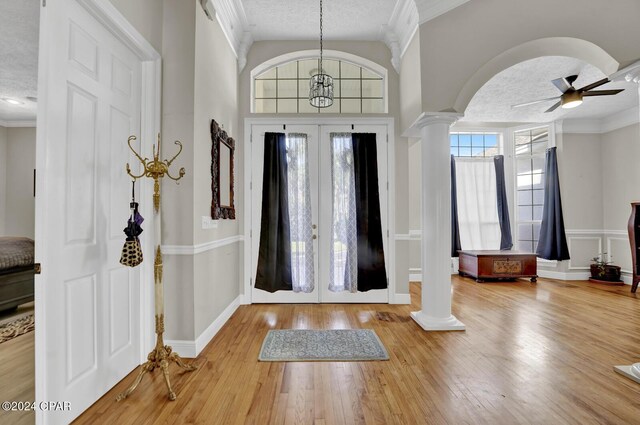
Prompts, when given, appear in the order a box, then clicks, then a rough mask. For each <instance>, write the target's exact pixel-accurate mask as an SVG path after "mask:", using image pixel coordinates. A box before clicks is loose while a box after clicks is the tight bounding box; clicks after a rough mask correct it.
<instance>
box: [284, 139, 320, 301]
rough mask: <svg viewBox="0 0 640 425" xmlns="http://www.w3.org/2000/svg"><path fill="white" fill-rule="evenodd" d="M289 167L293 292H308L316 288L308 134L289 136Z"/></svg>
mask: <svg viewBox="0 0 640 425" xmlns="http://www.w3.org/2000/svg"><path fill="white" fill-rule="evenodd" d="M287 166H288V170H287V179H288V190H287V192H288V195H289V225H290V228H291V230H290V231H291V278H292V281H293V282H292V284H293V291H294V292H307V293H308V292H312V291H313V287H314V268H313V238H312V235H313V233H312V229H311V220H312V217H311V192H310V190H311V188H310V185H309V158H308V153H307V135H306V134H298V133H290V134H288V135H287Z"/></svg>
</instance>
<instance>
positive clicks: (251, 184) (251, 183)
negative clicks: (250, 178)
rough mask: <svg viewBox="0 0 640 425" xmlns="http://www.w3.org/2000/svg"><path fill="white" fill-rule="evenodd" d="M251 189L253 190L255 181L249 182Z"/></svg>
mask: <svg viewBox="0 0 640 425" xmlns="http://www.w3.org/2000/svg"><path fill="white" fill-rule="evenodd" d="M249 190H253V182H249Z"/></svg>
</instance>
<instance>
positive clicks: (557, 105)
mask: <svg viewBox="0 0 640 425" xmlns="http://www.w3.org/2000/svg"><path fill="white" fill-rule="evenodd" d="M561 103H562V102H561V101H558V103H555V104H554V105H553V106H552V107H551V108H549V109H547V110H546V111H544V113H545V114H546V113H547V112H553V111H555V110H556V109H558V107H559V106H560V104H561Z"/></svg>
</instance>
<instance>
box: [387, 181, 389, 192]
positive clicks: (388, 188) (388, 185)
mask: <svg viewBox="0 0 640 425" xmlns="http://www.w3.org/2000/svg"><path fill="white" fill-rule="evenodd" d="M387 191H389V182H387Z"/></svg>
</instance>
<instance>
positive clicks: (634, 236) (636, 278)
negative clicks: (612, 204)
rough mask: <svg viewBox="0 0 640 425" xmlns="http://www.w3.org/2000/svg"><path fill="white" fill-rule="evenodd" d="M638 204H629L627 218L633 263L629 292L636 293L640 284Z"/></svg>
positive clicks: (639, 209)
mask: <svg viewBox="0 0 640 425" xmlns="http://www.w3.org/2000/svg"><path fill="white" fill-rule="evenodd" d="M639 205H640V202H632V203H631V216H630V217H629V225H628V226H627V229H628V230H629V243H630V244H631V260H632V263H633V281H632V282H631V292H636V290H637V289H638V282H640V268H639V265H638V249H640V208H638V206H639Z"/></svg>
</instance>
